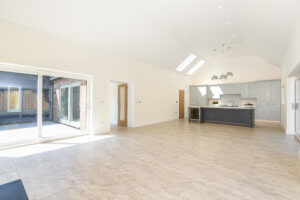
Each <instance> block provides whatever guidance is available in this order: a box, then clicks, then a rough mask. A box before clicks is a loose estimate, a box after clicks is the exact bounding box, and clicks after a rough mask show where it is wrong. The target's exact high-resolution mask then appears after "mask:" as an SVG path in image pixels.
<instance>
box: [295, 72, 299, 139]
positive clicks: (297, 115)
mask: <svg viewBox="0 0 300 200" xmlns="http://www.w3.org/2000/svg"><path fill="white" fill-rule="evenodd" d="M295 88H296V91H295V92H296V94H295V97H296V99H295V103H296V104H295V105H296V106H295V110H296V115H295V117H296V120H295V121H296V127H295V128H296V135H297V136H298V137H299V138H300V78H298V79H297V80H296V87H295Z"/></svg>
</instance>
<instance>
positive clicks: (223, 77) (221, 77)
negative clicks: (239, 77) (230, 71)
mask: <svg viewBox="0 0 300 200" xmlns="http://www.w3.org/2000/svg"><path fill="white" fill-rule="evenodd" d="M226 79H227V76H226V75H224V74H223V75H221V76H220V78H219V80H226Z"/></svg>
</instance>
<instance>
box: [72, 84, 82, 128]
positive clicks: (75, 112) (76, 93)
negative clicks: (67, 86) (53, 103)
mask: <svg viewBox="0 0 300 200" xmlns="http://www.w3.org/2000/svg"><path fill="white" fill-rule="evenodd" d="M70 103H71V105H70V107H71V110H70V111H71V115H70V121H71V123H73V124H74V125H75V126H79V122H80V86H75V87H71V102H70Z"/></svg>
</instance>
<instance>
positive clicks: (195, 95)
mask: <svg viewBox="0 0 300 200" xmlns="http://www.w3.org/2000/svg"><path fill="white" fill-rule="evenodd" d="M207 104H208V98H207V86H190V105H191V106H205V105H207Z"/></svg>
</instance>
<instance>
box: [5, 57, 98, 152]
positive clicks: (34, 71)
mask: <svg viewBox="0 0 300 200" xmlns="http://www.w3.org/2000/svg"><path fill="white" fill-rule="evenodd" d="M0 71H5V72H14V73H24V74H31V75H37V76H38V80H37V86H38V87H37V129H38V131H37V132H38V134H37V136H36V138H35V139H33V140H32V141H29V142H22V141H20V142H17V143H15V144H12V145H10V146H3V147H0V149H5V148H11V147H18V146H24V145H27V144H37V143H43V142H49V141H54V140H57V139H64V138H67V137H59V138H56V137H53V138H51V139H49V138H43V137H42V120H43V116H42V110H43V108H42V100H43V80H42V78H43V76H57V77H64V78H70V79H80V80H84V81H87V97H86V98H87V99H86V104H87V106H86V107H87V116H86V120H87V127H86V131H84V132H82V134H80V135H87V134H91V135H93V134H94V132H93V101H92V98H93V93H92V85H93V76H92V75H88V74H82V73H74V72H67V71H60V70H53V69H48V68H44V67H36V66H28V65H20V64H13V63H5V62H0ZM77 136H79V135H74V137H77ZM68 137H70V136H68Z"/></svg>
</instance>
